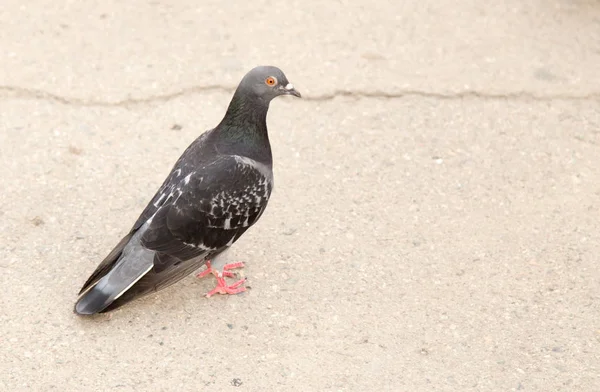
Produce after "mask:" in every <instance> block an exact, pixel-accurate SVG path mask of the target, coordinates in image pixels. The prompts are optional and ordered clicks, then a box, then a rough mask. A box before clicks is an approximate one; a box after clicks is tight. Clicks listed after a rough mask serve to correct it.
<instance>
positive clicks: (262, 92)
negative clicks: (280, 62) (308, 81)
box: [240, 66, 301, 102]
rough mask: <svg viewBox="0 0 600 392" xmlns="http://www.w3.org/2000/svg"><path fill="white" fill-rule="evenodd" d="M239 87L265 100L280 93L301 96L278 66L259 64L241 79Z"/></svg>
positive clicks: (267, 100) (269, 99)
mask: <svg viewBox="0 0 600 392" xmlns="http://www.w3.org/2000/svg"><path fill="white" fill-rule="evenodd" d="M240 88H241V89H243V91H244V92H245V93H246V94H252V95H254V96H257V97H259V98H262V99H263V100H265V101H266V102H269V101H271V100H272V99H273V98H275V97H278V96H280V95H293V96H294V97H298V98H300V97H301V95H300V93H299V92H298V91H296V90H295V89H294V86H293V85H292V84H291V83H290V82H289V81H288V80H287V78H286V77H285V74H284V73H283V72H282V71H281V70H280V69H279V68H277V67H272V66H260V67H256V68H254V69H252V70H251V71H250V72H248V73H247V74H246V76H244V78H243V79H242V82H241V83H240Z"/></svg>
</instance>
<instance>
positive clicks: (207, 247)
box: [103, 156, 272, 311]
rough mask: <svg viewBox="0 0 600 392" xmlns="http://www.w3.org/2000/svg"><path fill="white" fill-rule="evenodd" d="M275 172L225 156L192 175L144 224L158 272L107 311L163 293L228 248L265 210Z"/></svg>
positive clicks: (145, 243) (144, 241) (143, 239)
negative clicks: (272, 173)
mask: <svg viewBox="0 0 600 392" xmlns="http://www.w3.org/2000/svg"><path fill="white" fill-rule="evenodd" d="M271 190H272V175H271V170H270V168H268V167H266V166H263V165H261V164H258V163H257V162H255V161H252V160H249V159H247V158H239V157H235V156H226V157H222V158H219V159H218V160H216V161H215V162H213V163H212V164H210V165H208V166H206V167H204V168H203V169H202V170H198V171H197V172H192V173H190V174H189V176H186V177H185V178H183V179H182V182H181V183H180V184H179V185H178V187H176V188H175V189H174V190H173V195H172V196H171V197H173V200H172V201H170V200H169V201H168V202H167V203H165V204H164V205H163V206H162V207H161V208H160V209H159V210H158V211H157V212H156V214H155V215H154V216H153V217H152V218H151V220H149V222H148V225H147V226H144V233H143V235H142V237H141V238H140V243H141V244H142V246H143V247H144V248H145V249H148V250H151V251H154V252H155V255H154V260H153V264H154V266H153V268H152V269H151V270H149V271H148V272H147V273H146V274H145V275H144V276H143V277H142V278H141V279H139V280H138V281H137V282H135V284H133V285H132V286H131V287H130V288H129V289H128V290H127V291H126V292H125V293H123V294H122V295H121V296H119V297H118V298H116V300H115V301H114V302H113V303H112V304H111V305H110V306H108V307H107V308H106V309H104V310H103V311H110V310H112V309H115V308H117V307H119V306H121V305H123V304H125V303H127V302H129V301H131V300H133V299H135V298H138V297H140V296H143V295H146V294H148V293H151V292H155V291H158V290H161V289H163V288H165V287H167V286H169V285H171V284H173V283H175V282H177V281H179V280H180V279H182V278H184V277H185V276H187V275H188V274H190V273H191V272H192V271H194V270H195V269H197V268H199V267H201V266H202V265H203V264H204V262H205V261H206V260H207V259H208V258H212V257H215V256H216V255H218V254H219V253H221V252H223V251H224V250H225V249H227V248H228V247H229V246H230V245H231V244H233V243H234V242H235V241H236V240H237V239H238V238H240V236H241V235H242V234H243V233H244V232H245V231H246V230H247V229H248V228H249V227H250V226H252V225H253V224H254V223H255V222H256V221H257V220H258V218H259V217H260V216H261V215H262V213H263V212H264V210H265V208H266V206H267V202H268V200H269V196H270V194H271Z"/></svg>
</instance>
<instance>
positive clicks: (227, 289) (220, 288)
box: [196, 261, 246, 298]
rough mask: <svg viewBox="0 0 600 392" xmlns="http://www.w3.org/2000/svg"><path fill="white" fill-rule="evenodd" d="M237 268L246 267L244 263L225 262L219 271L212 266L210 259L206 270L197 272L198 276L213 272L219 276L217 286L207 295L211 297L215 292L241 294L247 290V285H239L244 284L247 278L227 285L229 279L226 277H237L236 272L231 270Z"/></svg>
mask: <svg viewBox="0 0 600 392" xmlns="http://www.w3.org/2000/svg"><path fill="white" fill-rule="evenodd" d="M236 268H244V263H242V262H238V263H230V264H225V265H224V266H223V271H218V270H216V269H214V268H213V267H212V266H211V264H210V261H207V262H206V269H205V270H204V271H202V272H200V273H198V274H196V277H197V278H204V277H205V276H208V275H210V274H213V275H214V276H215V278H217V287H215V288H214V289H213V290H211V291H209V292H208V293H207V294H206V297H207V298H210V297H212V296H213V295H215V294H239V293H242V292H244V291H246V287H244V286H242V287H239V286H241V285H242V284H244V282H245V281H246V278H244V279H240V280H238V281H237V282H235V283H233V284H231V285H227V281H226V280H225V278H233V277H235V273H233V272H231V271H229V270H232V269H236Z"/></svg>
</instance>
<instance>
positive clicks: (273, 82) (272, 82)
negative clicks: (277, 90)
mask: <svg viewBox="0 0 600 392" xmlns="http://www.w3.org/2000/svg"><path fill="white" fill-rule="evenodd" d="M265 83H266V84H267V85H268V86H275V85H276V84H277V79H275V78H274V77H272V76H269V77H268V78H266V79H265Z"/></svg>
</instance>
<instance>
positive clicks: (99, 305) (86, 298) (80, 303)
mask: <svg viewBox="0 0 600 392" xmlns="http://www.w3.org/2000/svg"><path fill="white" fill-rule="evenodd" d="M111 302H112V300H111V299H110V295H108V294H106V293H105V292H103V291H102V290H100V289H98V288H97V287H94V288H93V289H91V290H90V291H88V292H87V293H85V294H84V295H83V297H81V298H79V300H77V303H76V304H75V313H77V314H80V315H92V314H96V313H99V312H101V311H102V310H104V309H105V308H106V307H107V306H108V305H110V304H111Z"/></svg>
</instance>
